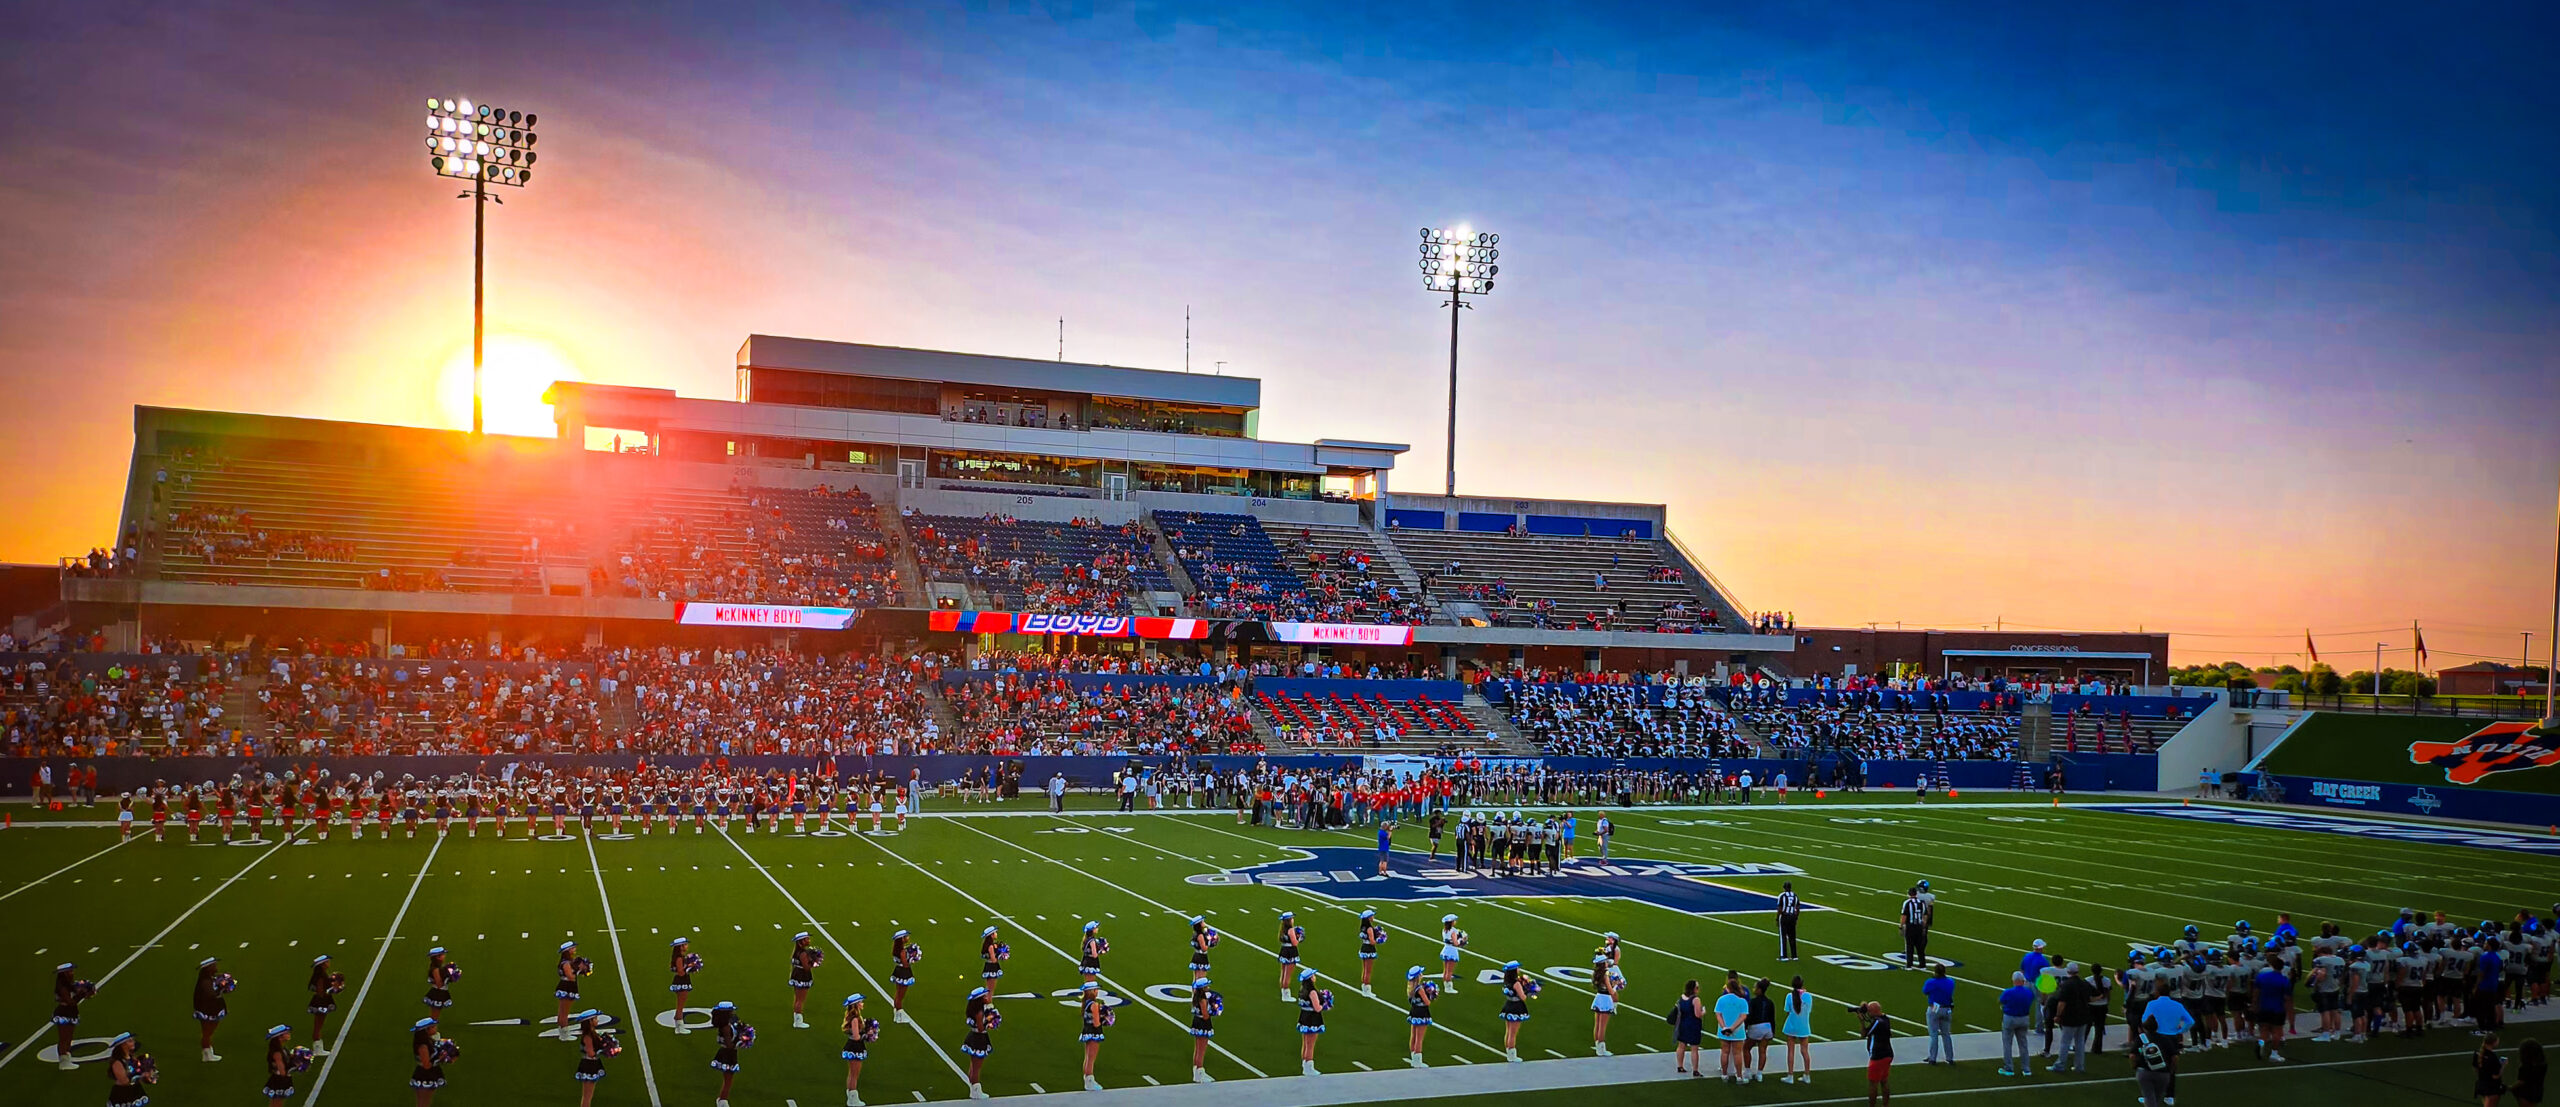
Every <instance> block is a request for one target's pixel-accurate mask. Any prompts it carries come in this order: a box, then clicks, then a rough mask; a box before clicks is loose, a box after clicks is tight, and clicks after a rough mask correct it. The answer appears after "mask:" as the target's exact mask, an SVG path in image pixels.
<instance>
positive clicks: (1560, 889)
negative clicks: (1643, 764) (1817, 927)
mask: <svg viewBox="0 0 2560 1107" xmlns="http://www.w3.org/2000/svg"><path fill="white" fill-rule="evenodd" d="M1296 852H1297V853H1299V854H1300V856H1298V857H1295V858H1291V859H1288V860H1285V861H1268V862H1264V863H1262V864H1259V865H1248V866H1245V867H1243V868H1238V869H1227V870H1224V871H1222V872H1214V873H1199V874H1196V875H1193V876H1190V877H1186V878H1185V879H1186V880H1188V881H1190V882H1191V883H1193V884H1203V885H1210V886H1221V885H1225V886H1236V885H1246V884H1268V885H1277V886H1284V887H1292V888H1303V889H1306V890H1307V891H1310V892H1314V893H1316V894H1318V895H1322V896H1325V897H1327V898H1330V899H1337V900H1346V901H1348V900H1370V901H1380V900H1383V901H1388V902H1398V903H1404V902H1414V901H1419V900H1434V899H1459V898H1521V899H1529V898H1537V899H1548V898H1554V897H1559V896H1571V897H1576V898H1581V899H1617V900H1630V901H1633V902H1637V903H1650V904H1653V905H1654V906H1656V907H1664V908H1669V909H1671V910H1673V911H1683V912H1687V913H1689V914H1692V915H1731V914H1744V913H1759V912H1769V911H1775V910H1777V907H1778V897H1777V896H1776V895H1774V894H1764V893H1761V892H1755V891H1752V890H1750V889H1748V888H1736V887H1732V886H1730V885H1724V884H1718V883H1715V882H1714V881H1712V880H1711V879H1709V878H1711V877H1718V876H1797V875H1801V874H1802V873H1803V872H1804V870H1803V869H1799V868H1797V867H1795V866H1793V865H1786V864H1779V863H1776V862H1734V863H1709V862H1698V861H1656V860H1649V859H1644V858H1634V857H1617V858H1611V859H1609V860H1608V861H1601V860H1599V859H1598V858H1592V857H1581V858H1576V859H1574V860H1571V861H1567V862H1565V863H1564V864H1563V866H1562V867H1561V868H1560V869H1559V871H1558V872H1557V873H1556V875H1554V876H1545V875H1538V876H1507V877H1496V876H1484V875H1481V874H1478V873H1471V872H1467V871H1465V870H1463V869H1455V868H1448V867H1445V866H1447V865H1448V862H1447V861H1446V860H1441V861H1434V860H1432V859H1431V858H1430V856H1429V855H1427V854H1419V853H1406V852H1401V851H1399V852H1396V853H1392V854H1389V855H1388V858H1387V873H1386V875H1384V876H1380V875H1378V851H1376V850H1374V849H1361V848H1359V847H1357V846H1316V847H1313V848H1307V847H1300V848H1298V849H1297V851H1296ZM1804 909H1805V910H1807V911H1821V910H1826V909H1825V908H1822V907H1818V906H1815V905H1813V904H1810V903H1808V904H1805V905H1804Z"/></svg>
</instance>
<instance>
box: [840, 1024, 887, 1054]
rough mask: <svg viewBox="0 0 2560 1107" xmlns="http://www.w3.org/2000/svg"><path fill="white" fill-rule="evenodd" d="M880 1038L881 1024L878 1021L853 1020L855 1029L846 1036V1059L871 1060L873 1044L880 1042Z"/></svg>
mask: <svg viewBox="0 0 2560 1107" xmlns="http://www.w3.org/2000/svg"><path fill="white" fill-rule="evenodd" d="M879 1037H880V1024H879V1023H878V1022H877V1021H875V1020H872V1019H855V1020H853V1028H852V1029H851V1030H850V1031H847V1032H846V1034H845V1039H844V1059H845V1060H847V1061H867V1060H870V1059H871V1043H872V1042H874V1041H877V1040H879Z"/></svg>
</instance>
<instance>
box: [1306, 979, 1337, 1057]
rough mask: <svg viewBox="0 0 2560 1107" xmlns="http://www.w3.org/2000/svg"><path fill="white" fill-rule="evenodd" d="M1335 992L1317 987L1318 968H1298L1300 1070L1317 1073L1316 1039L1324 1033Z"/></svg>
mask: <svg viewBox="0 0 2560 1107" xmlns="http://www.w3.org/2000/svg"><path fill="white" fill-rule="evenodd" d="M1331 1006H1333V993H1331V992H1327V991H1324V990H1322V989H1319V988H1317V987H1316V970H1314V969H1299V970H1298V1072H1299V1073H1300V1074H1301V1075H1305V1076H1315V1075H1317V1073H1316V1039H1317V1038H1318V1037H1320V1036H1322V1035H1323V1034H1324V1012H1325V1009H1326V1008H1328V1007H1331Z"/></svg>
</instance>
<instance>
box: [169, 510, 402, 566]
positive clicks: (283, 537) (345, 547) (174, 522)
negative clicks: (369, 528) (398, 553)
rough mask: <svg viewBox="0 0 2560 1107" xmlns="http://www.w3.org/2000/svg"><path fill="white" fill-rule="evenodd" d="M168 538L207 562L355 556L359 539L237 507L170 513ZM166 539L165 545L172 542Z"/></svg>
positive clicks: (172, 542) (235, 562)
mask: <svg viewBox="0 0 2560 1107" xmlns="http://www.w3.org/2000/svg"><path fill="white" fill-rule="evenodd" d="M164 533H165V535H166V537H165V538H164V542H165V543H167V544H168V545H173V546H175V547H176V548H177V549H178V550H181V551H183V552H186V553H191V554H194V555H196V556H197V557H199V558H202V559H203V560H204V563H205V564H207V565H233V564H238V563H240V562H243V561H251V560H255V561H273V560H276V559H278V558H292V559H296V560H301V561H337V562H345V561H354V560H355V558H356V544H355V543H354V542H352V541H349V540H347V539H344V538H338V537H335V536H332V535H328V534H324V533H321V532H319V531H304V530H284V529H281V528H276V527H269V526H266V525H264V524H262V523H260V522H258V519H257V517H256V516H254V515H252V514H250V513H249V512H247V511H245V510H242V509H240V508H238V507H223V506H215V507H190V508H186V509H184V510H180V511H173V512H170V513H169V523H168V526H167V528H166V530H165V532H164ZM168 545H164V547H163V548H164V549H166V548H168Z"/></svg>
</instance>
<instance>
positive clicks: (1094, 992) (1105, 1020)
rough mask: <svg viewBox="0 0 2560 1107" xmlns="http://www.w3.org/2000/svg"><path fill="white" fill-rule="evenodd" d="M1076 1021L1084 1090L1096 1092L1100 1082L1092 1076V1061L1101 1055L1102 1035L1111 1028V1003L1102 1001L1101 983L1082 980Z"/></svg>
mask: <svg viewBox="0 0 2560 1107" xmlns="http://www.w3.org/2000/svg"><path fill="white" fill-rule="evenodd" d="M1077 1015H1078V1019H1077V1022H1078V1024H1079V1025H1080V1026H1081V1028H1082V1029H1081V1030H1079V1031H1078V1033H1077V1034H1076V1040H1077V1041H1079V1042H1083V1043H1084V1090H1086V1091H1088V1092H1098V1091H1101V1090H1102V1082H1101V1081H1099V1080H1096V1079H1094V1078H1093V1063H1094V1062H1095V1061H1096V1060H1098V1059H1100V1058H1101V1056H1102V1035H1103V1032H1104V1031H1107V1030H1109V1029H1110V1028H1111V1023H1112V1021H1113V1020H1112V1015H1111V1005H1110V1004H1108V1003H1105V1002H1103V999H1102V985H1100V984H1097V983H1094V982H1093V981H1090V980H1088V981H1085V982H1084V990H1083V995H1082V996H1081V997H1079V1002H1078V1006H1077Z"/></svg>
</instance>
